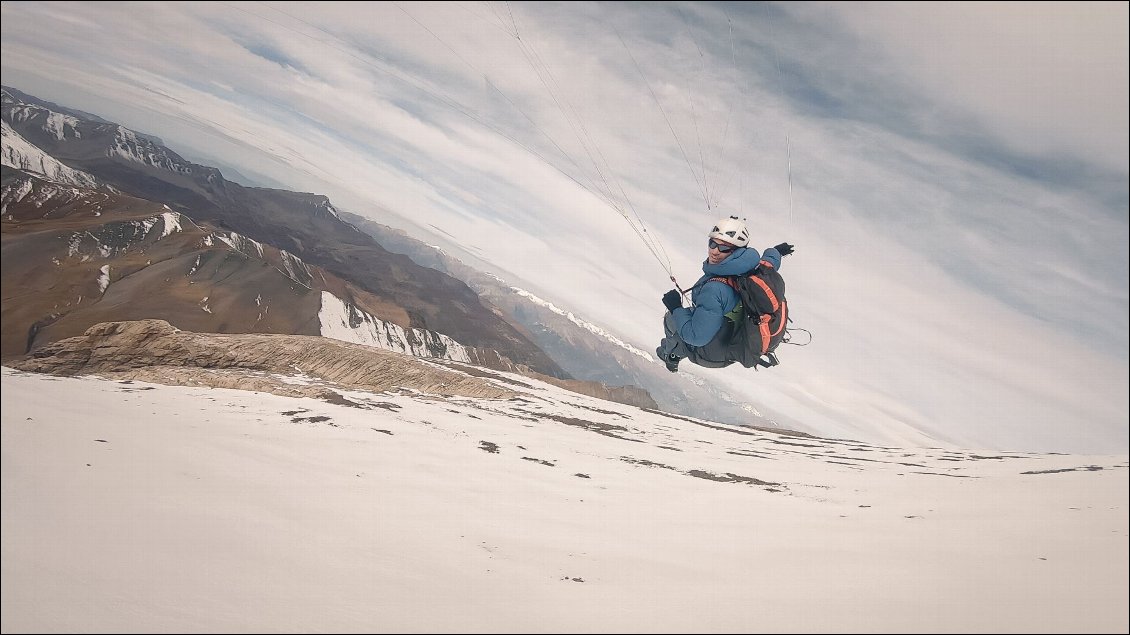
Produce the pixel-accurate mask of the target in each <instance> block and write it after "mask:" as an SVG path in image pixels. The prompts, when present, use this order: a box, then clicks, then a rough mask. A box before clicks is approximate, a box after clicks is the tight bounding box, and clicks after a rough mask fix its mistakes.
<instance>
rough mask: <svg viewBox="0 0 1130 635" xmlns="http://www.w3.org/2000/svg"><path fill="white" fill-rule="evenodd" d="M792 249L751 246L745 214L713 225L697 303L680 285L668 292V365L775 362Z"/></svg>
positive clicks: (664, 344) (663, 355)
mask: <svg viewBox="0 0 1130 635" xmlns="http://www.w3.org/2000/svg"><path fill="white" fill-rule="evenodd" d="M791 253H793V246H792V245H790V244H788V243H781V244H779V245H777V246H775V247H769V248H768V249H766V250H765V252H764V253H758V252H757V250H756V249H754V248H752V247H750V246H749V230H748V229H747V228H746V224H745V220H744V219H739V218H738V217H737V216H730V217H728V218H722V219H719V220H718V222H717V223H715V224H714V227H713V229H711V230H710V234H709V239H708V241H707V254H706V260H705V261H703V263H702V277H701V278H699V280H698V282H696V283H695V284H694V286H692V287H691V288H690V293H691V298H690V300H691V306H690V307H689V308H688V307H684V306H683V296H682V294H681V293H680V292H679V291H678V290H677V289H672V290H670V291H668V292H667V293H665V294H664V295H663V305H664V306H665V307H666V308H667V313H666V314H665V315H664V316H663V330H664V333H665V336H664V338H663V340H662V341H660V343H659V347H658V348H656V349H655V354H656V355H657V356H659V358H660V359H662V360H663V361H664V363H665V364H666V366H667V370H669V371H671V372H673V373H674V372H678V370H679V362H680V361H682V360H683V359H689V360H690V361H691V363H694V364H697V365H699V366H704V367H707V368H721V367H723V366H729V365H730V364H732V363H734V362H735V361H736V362H740V363H741V364H742V365H743V366H746V367H747V368H749V367H751V366H754V365H760V366H772V365H775V364H776V363H777V361H776V357H775V356H774V355H773V349H774V348H775V347H776V345H777V343H779V342H780V341H781V339H782V337H783V335H784V333H785V323H786V321H787V319H788V316H787V313H786V309H785V298H784V281H783V280H782V279H781V278H780V274H779V273H778V271H779V270H780V268H781V258H782V257H783V256H787V255H789V254H791ZM743 289H744V290H743ZM743 297H744V299H745V302H744V303H743V302H742V300H743Z"/></svg>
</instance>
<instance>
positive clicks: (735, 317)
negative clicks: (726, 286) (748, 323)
mask: <svg viewBox="0 0 1130 635" xmlns="http://www.w3.org/2000/svg"><path fill="white" fill-rule="evenodd" d="M724 317H725V318H726V319H727V320H729V321H731V322H733V323H734V324H741V323H742V318H743V317H745V307H743V306H742V301H741V300H738V303H737V304H735V305H734V308H732V309H730V312H729V313H727V314H726V315H725V316H724Z"/></svg>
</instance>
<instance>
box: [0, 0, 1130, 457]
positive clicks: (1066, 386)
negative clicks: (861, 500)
mask: <svg viewBox="0 0 1130 635" xmlns="http://www.w3.org/2000/svg"><path fill="white" fill-rule="evenodd" d="M1128 21H1130V20H1128V16H1127V4H1126V3H1121V2H1105V3H1103V2H1100V3H1088V2H1072V3H1055V2H1040V3H1028V2H1007V3H992V2H986V3H962V2H946V3H931V2H915V3H855V2H836V3H819V2H813V3H807V2H806V3H720V4H715V3H624V4H621V3H581V2H570V3H561V4H557V3H395V2H389V3H365V4H361V5H358V4H357V3H332V2H331V3H324V2H323V3H260V2H253V3H230V2H208V3H194V2H183V3H142V4H126V3H97V4H94V3H56V2H51V3H38V2H22V3H8V2H5V3H3V20H2V23H3V24H2V27H0V29H2V33H3V39H2V48H3V56H2V59H0V63H2V68H3V82H4V84H5V85H8V86H13V87H15V88H18V89H20V90H22V91H24V92H27V93H30V94H32V95H35V96H37V97H40V98H43V99H47V100H49V101H55V102H57V103H60V104H61V105H65V106H69V107H73V108H77V109H80V110H85V111H87V112H92V113H95V114H98V115H100V116H102V117H105V118H107V119H110V120H112V121H115V122H118V123H121V124H123V125H126V126H127V127H130V128H133V129H135V130H139V131H142V132H146V133H150V134H155V135H158V136H160V137H161V138H162V139H163V140H164V141H165V142H166V143H167V144H168V145H169V146H171V147H172V148H173V149H174V150H177V151H178V152H180V153H181V154H183V155H185V156H186V157H188V158H190V159H191V160H194V161H198V162H201V163H205V164H208V165H214V166H217V167H219V168H220V169H221V170H222V171H223V172H224V174H225V175H226V176H228V177H229V178H232V179H233V180H236V181H237V182H243V183H246V184H252V185H255V184H257V185H265V186H272V187H282V188H285V189H290V190H298V191H310V192H317V193H322V194H326V195H327V196H329V197H330V199H331V201H332V202H333V203H334V205H335V206H337V207H339V208H340V209H343V210H345V211H349V212H352V213H356V214H360V215H362V216H366V217H369V218H371V219H373V220H376V221H378V222H382V223H385V224H388V225H391V226H394V227H399V228H401V229H404V230H406V231H408V232H409V233H410V234H412V235H414V236H415V237H417V238H420V239H421V240H425V241H426V242H429V243H431V244H435V245H437V246H440V247H442V248H443V249H445V250H447V251H449V252H451V253H453V254H455V255H456V256H458V257H460V258H463V259H464V260H465V261H466V262H468V264H471V265H473V266H477V267H480V268H482V269H484V270H487V271H490V272H492V273H495V274H497V275H499V276H501V277H502V278H503V279H505V280H507V281H509V282H510V283H512V284H514V285H515V286H517V287H521V288H522V289H525V290H527V291H529V292H531V293H533V294H535V295H536V296H538V297H540V298H544V299H546V300H547V301H550V302H552V303H553V304H554V305H556V306H558V307H565V308H567V309H568V310H570V311H573V312H575V313H576V314H577V316H579V317H580V318H582V319H583V320H585V321H586V322H589V323H592V324H596V325H599V326H600V327H601V328H603V329H605V330H607V331H608V332H610V333H613V334H615V336H617V337H619V338H621V339H622V340H623V341H625V342H627V343H629V344H631V345H632V346H634V347H637V348H640V349H642V350H646V351H650V350H654V348H655V346H656V345H657V344H658V341H659V339H660V338H661V337H662V327H661V316H662V312H663V308H662V305H661V303H660V302H659V298H660V297H661V296H662V294H663V293H664V292H665V291H666V290H667V289H669V288H671V286H672V281H671V277H674V278H675V281H676V282H677V283H678V284H679V286H680V287H682V288H686V287H689V286H690V285H691V284H693V283H694V281H695V280H696V279H697V277H698V275H699V273H700V266H701V262H702V260H703V259H704V258H705V250H706V245H705V240H706V233H707V231H708V230H709V228H710V226H712V225H713V223H714V221H715V220H716V219H717V218H720V217H723V216H726V215H730V214H735V215H739V216H741V217H743V218H746V219H748V222H749V224H750V227H751V232H752V236H753V239H752V242H753V245H754V246H756V247H758V248H765V247H769V246H772V245H775V244H777V243H779V242H784V241H787V242H789V243H792V244H794V245H796V253H795V254H794V255H791V256H789V257H788V258H787V259H786V260H785V262H784V265H783V267H782V273H783V274H784V276H785V278H786V282H787V284H788V289H789V292H788V298H789V302H790V308H791V312H792V316H793V319H794V326H796V327H798V328H802V329H804V331H803V332H802V331H798V333H797V336H796V339H795V342H796V343H804V342H807V341H808V340H809V339H811V342H810V343H809V344H808V345H807V346H805V347H803V348H801V347H786V348H784V349H782V351H781V355H780V357H781V358H782V360H783V361H784V364H783V365H782V366H780V367H778V368H774V369H772V371H771V372H758V373H756V374H755V373H754V372H753V371H746V370H736V369H732V368H731V369H724V370H706V369H696V368H685V367H686V365H684V370H682V371H681V374H682V375H683V376H684V377H685V378H686V380H687V381H709V382H713V383H715V384H716V385H719V386H722V387H723V388H724V389H725V390H727V391H728V392H730V393H731V394H732V395H735V396H738V398H745V399H748V400H749V401H750V402H751V403H753V404H756V405H758V406H761V407H764V408H766V409H768V410H772V411H774V412H782V413H788V415H789V416H790V417H792V418H793V419H794V420H796V421H798V422H801V423H803V424H804V426H805V427H806V429H816V430H821V431H823V432H826V433H828V434H834V435H843V436H853V437H855V438H869V439H876V440H884V439H890V440H918V439H923V438H927V439H931V440H936V441H937V442H939V443H946V444H956V445H958V446H969V445H977V446H983V447H994V448H1000V449H1017V450H1032V451H1046V450H1057V451H1068V452H1106V451H1125V450H1126V449H1127V447H1128V446H1130V440H1128V439H1130V433H1128V421H1130V413H1128V406H1127V404H1128V403H1130V398H1128V394H1127V385H1128V384H1130V377H1128V373H1127V368H1128V365H1127V359H1128V355H1127V350H1128V336H1127V332H1128V323H1130V321H1128V313H1130V311H1128V296H1127V293H1128V292H1127V289H1128V287H1130V276H1128V272H1127V262H1128V260H1130V254H1128V247H1127V245H1128V242H1130V241H1128V226H1127V217H1128V198H1130V195H1128V191H1127V190H1128V188H1127V183H1128V171H1127V170H1128V169H1127V156H1128V150H1127V139H1128V138H1130V128H1128V125H1127V114H1126V113H1127V112H1128V110H1130V106H1128V97H1127V95H1128V89H1127V82H1128V80H1127V77H1128V63H1127V51H1128V49H1130V44H1128V35H1127V26H1126V25H1127V23H1128ZM809 336H811V338H809ZM656 363H658V360H657V361H656Z"/></svg>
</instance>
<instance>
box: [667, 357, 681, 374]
mask: <svg viewBox="0 0 1130 635" xmlns="http://www.w3.org/2000/svg"><path fill="white" fill-rule="evenodd" d="M681 359H682V358H681V357H679V356H677V355H673V354H672V355H668V356H667V357H665V358H663V363H664V364H665V365H666V366H667V370H669V371H671V372H673V373H677V372H679V361H680V360H681Z"/></svg>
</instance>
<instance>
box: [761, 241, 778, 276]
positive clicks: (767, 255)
mask: <svg viewBox="0 0 1130 635" xmlns="http://www.w3.org/2000/svg"><path fill="white" fill-rule="evenodd" d="M761 259H762V260H765V261H767V262H768V263H769V264H771V265H773V268H774V269H776V270H777V271H780V270H781V252H779V251H777V248H776V247H770V248H768V249H766V250H765V251H763V252H761Z"/></svg>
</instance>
